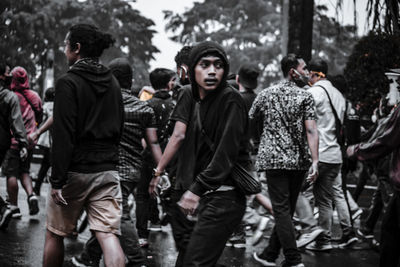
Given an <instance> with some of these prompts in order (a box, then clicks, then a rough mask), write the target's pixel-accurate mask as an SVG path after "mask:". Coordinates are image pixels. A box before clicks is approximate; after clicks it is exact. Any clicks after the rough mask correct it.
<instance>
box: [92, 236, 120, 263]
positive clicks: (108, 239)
mask: <svg viewBox="0 0 400 267" xmlns="http://www.w3.org/2000/svg"><path fill="white" fill-rule="evenodd" d="M95 234H96V238H97V240H98V241H99V243H100V246H101V250H102V251H103V255H104V263H105V265H106V266H107V267H124V266H125V254H124V252H123V251H122V248H121V245H120V243H119V239H118V238H117V236H116V235H114V234H112V233H104V232H99V231H95Z"/></svg>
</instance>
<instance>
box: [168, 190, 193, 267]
mask: <svg viewBox="0 0 400 267" xmlns="http://www.w3.org/2000/svg"><path fill="white" fill-rule="evenodd" d="M183 193H184V191H182V190H173V192H172V194H171V202H170V204H169V205H168V207H167V213H168V217H169V220H170V223H171V228H172V235H173V237H174V241H175V245H176V248H177V250H178V257H177V259H176V263H175V266H176V267H181V266H183V259H184V257H185V253H186V248H187V246H188V244H189V240H190V236H191V234H192V232H193V229H194V225H195V224H196V222H195V221H191V220H188V219H187V217H186V215H185V214H183V212H182V211H181V209H180V208H179V206H178V205H177V204H176V203H177V202H178V201H179V200H180V199H181V197H182V195H183Z"/></svg>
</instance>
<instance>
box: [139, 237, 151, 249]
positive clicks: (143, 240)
mask: <svg viewBox="0 0 400 267" xmlns="http://www.w3.org/2000/svg"><path fill="white" fill-rule="evenodd" d="M139 246H140V247H141V248H147V247H149V241H148V240H147V238H139Z"/></svg>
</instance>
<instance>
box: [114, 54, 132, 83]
mask: <svg viewBox="0 0 400 267" xmlns="http://www.w3.org/2000/svg"><path fill="white" fill-rule="evenodd" d="M109 68H110V70H111V72H112V74H113V75H114V76H115V78H117V80H118V82H119V85H120V86H121V88H125V89H130V88H131V86H132V76H133V71H132V68H131V65H130V64H129V61H128V59H126V58H124V57H119V58H116V59H113V60H112V61H111V62H110V64H109Z"/></svg>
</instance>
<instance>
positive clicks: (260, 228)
mask: <svg viewBox="0 0 400 267" xmlns="http://www.w3.org/2000/svg"><path fill="white" fill-rule="evenodd" d="M270 220H271V218H269V217H261V219H260V222H259V223H258V225H257V229H256V230H255V231H254V234H253V238H252V241H251V243H252V244H253V246H254V245H257V244H258V243H259V242H260V241H261V238H262V236H263V234H264V231H265V229H266V228H267V226H268V223H269V222H270Z"/></svg>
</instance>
